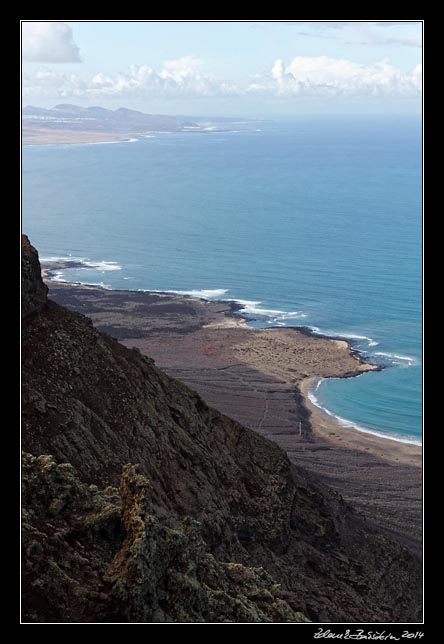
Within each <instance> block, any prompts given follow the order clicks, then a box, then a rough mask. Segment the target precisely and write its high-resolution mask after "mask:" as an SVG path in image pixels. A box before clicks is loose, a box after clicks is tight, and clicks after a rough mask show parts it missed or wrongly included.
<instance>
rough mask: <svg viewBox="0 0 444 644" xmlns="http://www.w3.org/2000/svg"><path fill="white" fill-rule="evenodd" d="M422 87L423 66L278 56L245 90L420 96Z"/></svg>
mask: <svg viewBox="0 0 444 644" xmlns="http://www.w3.org/2000/svg"><path fill="white" fill-rule="evenodd" d="M421 87H422V66H421V65H417V66H416V67H415V68H414V69H413V70H412V72H410V73H404V72H401V71H400V70H399V69H397V68H396V67H394V66H393V65H391V64H390V63H388V62H387V61H382V62H379V63H374V64H371V65H361V64H359V63H355V62H353V61H350V60H344V59H339V58H328V57H327V56H314V57H311V56H297V57H296V58H293V60H291V61H290V62H289V63H288V64H286V63H285V62H284V60H283V59H282V58H278V59H277V60H276V61H275V63H274V65H273V66H272V68H271V71H270V73H269V74H264V75H263V77H262V79H260V80H257V79H255V81H254V83H251V84H250V85H249V86H248V87H247V89H246V91H247V92H248V93H250V94H251V93H262V94H277V95H278V96H298V95H308V96H316V95H319V96H322V95H329V96H335V95H336V96H341V95H345V96H351V95H358V96H359V95H376V96H378V95H398V96H399V95H403V96H417V95H418V94H419V93H420V92H421Z"/></svg>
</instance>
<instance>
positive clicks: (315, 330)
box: [309, 326, 379, 355]
mask: <svg viewBox="0 0 444 644" xmlns="http://www.w3.org/2000/svg"><path fill="white" fill-rule="evenodd" d="M309 328H310V329H311V330H312V331H313V333H316V334H318V335H326V336H329V337H332V338H343V339H344V340H362V342H365V344H366V345H367V346H368V347H376V346H377V345H378V344H379V342H378V341H377V340H374V339H373V338H369V337H368V336H367V335H356V334H354V333H336V332H335V331H321V329H320V328H319V327H318V326H310V327H309ZM357 344H361V343H359V342H358V343H357ZM375 355H377V354H375Z"/></svg>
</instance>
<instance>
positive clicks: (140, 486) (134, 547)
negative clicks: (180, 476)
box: [22, 453, 308, 623]
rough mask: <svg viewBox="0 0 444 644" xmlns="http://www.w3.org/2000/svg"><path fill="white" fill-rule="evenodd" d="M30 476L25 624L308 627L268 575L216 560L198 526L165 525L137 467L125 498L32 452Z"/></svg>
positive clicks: (26, 467)
mask: <svg viewBox="0 0 444 644" xmlns="http://www.w3.org/2000/svg"><path fill="white" fill-rule="evenodd" d="M22 472H23V488H22V489H23V503H22V510H23V538H22V547H23V588H24V596H23V602H24V607H25V608H24V620H25V621H32V622H40V621H54V622H105V623H106V622H114V621H119V622H121V621H124V622H222V623H223V622H261V623H267V622H276V621H277V622H303V621H308V620H307V619H306V618H305V617H304V615H302V614H301V613H299V612H297V611H295V610H294V609H293V608H291V606H290V605H289V604H288V603H287V601H285V599H284V597H285V593H284V592H283V591H282V590H281V589H280V587H279V585H278V584H276V583H275V582H274V580H273V579H272V578H271V577H270V576H269V575H268V574H267V573H266V571H265V570H264V569H263V568H252V567H246V566H243V565H241V564H236V563H223V562H221V561H219V560H217V559H216V558H215V557H214V556H213V555H212V554H210V553H208V552H207V551H206V546H205V543H204V541H203V539H202V536H201V531H200V525H199V523H197V522H196V521H193V520H192V519H189V518H184V520H183V521H182V522H181V523H180V524H179V525H177V526H176V527H175V528H174V529H173V528H170V527H167V526H165V525H163V524H162V522H160V521H159V520H158V519H157V518H156V517H155V515H154V514H152V508H151V503H150V496H151V492H152V485H151V484H150V483H149V482H148V480H147V479H146V478H144V477H143V476H141V475H140V474H138V472H137V468H136V466H133V465H127V466H125V468H124V471H123V475H122V480H121V484H120V494H119V491H118V490H117V489H116V488H110V487H108V488H106V489H105V490H99V489H98V488H97V487H96V486H94V485H86V484H85V483H81V482H80V481H79V479H78V477H77V475H76V472H75V470H74V468H73V467H72V466H71V465H68V464H61V465H58V464H57V463H56V462H55V461H54V459H53V458H52V457H51V456H47V455H42V456H39V457H34V456H32V455H30V454H26V453H24V455H23V458H22Z"/></svg>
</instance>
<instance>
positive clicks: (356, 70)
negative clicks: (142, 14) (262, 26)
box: [23, 56, 422, 100]
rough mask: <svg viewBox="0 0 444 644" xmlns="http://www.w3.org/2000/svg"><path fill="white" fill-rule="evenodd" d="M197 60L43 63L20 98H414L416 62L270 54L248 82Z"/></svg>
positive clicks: (417, 82)
mask: <svg viewBox="0 0 444 644" xmlns="http://www.w3.org/2000/svg"><path fill="white" fill-rule="evenodd" d="M202 67H203V63H202V61H200V60H199V59H196V58H194V57H192V56H185V57H183V58H178V59H176V60H169V61H165V63H164V65H163V68H162V69H161V70H160V71H156V70H155V69H153V68H152V67H150V66H149V65H131V66H130V67H129V69H128V70H126V71H123V72H118V73H116V74H112V75H107V74H104V73H103V72H99V73H97V74H95V75H94V76H93V77H92V78H90V79H88V80H83V79H81V78H80V77H79V76H76V75H74V74H64V73H60V72H57V71H54V70H52V69H49V68H47V67H44V68H40V69H39V70H38V71H37V72H35V73H34V74H32V75H30V74H28V75H25V76H24V78H23V93H24V96H26V97H28V98H29V97H32V96H37V97H47V98H60V97H63V98H68V97H70V96H71V97H85V98H91V99H93V98H100V97H113V96H114V97H122V100H123V99H131V98H132V97H139V98H140V97H141V98H168V97H171V98H178V97H182V98H202V97H227V96H234V97H235V96H246V95H250V96H251V95H261V96H264V97H286V98H291V97H297V96H313V97H319V98H322V97H335V96H339V97H340V96H346V97H347V96H380V97H384V96H394V97H401V96H404V97H419V96H420V94H421V89H422V66H421V65H416V67H415V68H414V69H413V70H412V71H411V72H409V73H405V72H402V71H400V70H399V69H398V68H396V67H394V66H393V65H391V64H390V63H388V62H387V61H382V62H379V63H374V64H370V65H362V64H360V63H356V62H353V61H350V60H345V59H337V58H328V57H327V56H317V57H307V56H297V57H295V58H293V59H292V60H291V61H290V62H289V63H286V62H285V61H284V60H283V59H282V58H278V59H276V61H275V62H274V64H273V65H272V67H271V69H270V71H269V72H267V73H265V74H257V75H255V76H254V77H252V79H251V81H250V82H248V81H247V82H244V83H236V82H230V81H224V80H220V79H217V78H215V77H214V76H212V75H210V74H208V73H204V72H203V71H202Z"/></svg>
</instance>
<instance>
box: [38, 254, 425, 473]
mask: <svg viewBox="0 0 444 644" xmlns="http://www.w3.org/2000/svg"><path fill="white" fill-rule="evenodd" d="M80 266H82V262H80V261H75V260H74V261H66V262H61V261H54V262H47V261H46V262H45V261H43V262H42V276H43V279H44V280H46V281H48V282H51V283H52V284H59V285H63V286H64V287H67V288H77V289H83V290H85V289H86V290H89V292H90V293H94V289H103V290H106V291H107V292H108V293H114V294H116V293H120V294H124V293H136V291H119V290H114V289H107V288H104V287H103V286H102V285H88V284H82V283H71V282H62V281H58V280H56V279H54V274H55V273H57V272H58V271H61V270H63V269H64V268H68V267H69V268H76V267H80ZM137 293H142V294H144V295H146V297H148V298H149V297H151V296H156V297H159V298H163V299H165V298H167V299H168V301H169V300H173V301H175V302H177V303H179V302H183V301H188V302H190V303H193V302H194V303H195V302H196V301H200V302H203V303H205V304H204V307H210V306H213V307H214V306H216V307H219V308H217V309H216V310H215V315H213V316H211V317H209V319H208V320H204V321H201V323H202V328H205V329H208V330H215V331H216V330H218V329H226V330H229V329H238V328H242V329H244V330H246V331H251V332H252V333H253V334H256V336H257V337H258V335H259V334H260V335H262V337H264V336H265V335H268V334H269V332H273V333H275V334H276V335H279V334H280V335H283V334H288V333H296V334H299V335H300V336H305V337H306V338H307V339H310V340H309V341H310V342H315V343H316V342H317V343H318V344H319V343H320V342H327V343H331V344H330V346H331V347H332V346H333V344H334V346H335V347H336V348H337V349H339V350H340V351H345V352H346V353H347V355H348V356H349V357H350V358H351V359H352V360H353V361H354V362H352V363H348V364H347V366H344V365H343V364H342V361H341V360H339V361H338V360H337V364H336V367H337V368H336V369H333V370H332V369H331V368H330V369H328V370H327V372H326V373H325V370H324V373H314V374H310V376H308V374H305V373H303V374H299V377H296V378H295V375H296V373H297V372H296V369H295V364H296V362H297V360H295V363H293V362H291V364H290V363H289V362H288V360H286V359H285V358H284V352H283V351H281V352H280V353H279V354H278V355H279V359H278V361H276V360H273V359H272V360H270V359H269V357H270V356H269V350H268V351H267V349H269V347H267V346H265V345H266V344H267V343H265V345H263V346H262V350H263V351H264V355H263V357H261V356H260V354H258V353H257V350H256V349H254V350H253V351H248V350H247V349H246V348H245V347H242V346H240V347H238V353H240V354H241V357H242V359H243V360H245V361H246V362H247V363H248V364H249V366H251V367H254V368H257V369H258V370H259V371H263V372H265V373H267V374H268V375H270V376H274V377H278V378H279V379H282V380H283V381H285V382H287V383H291V384H292V386H294V387H295V388H296V389H297V391H298V393H299V392H300V394H301V395H302V396H303V399H304V404H305V406H306V408H307V409H308V410H309V412H310V415H311V424H312V429H313V431H314V432H315V433H317V434H318V435H319V436H320V437H322V438H323V439H325V440H328V441H330V442H333V443H337V442H341V443H342V445H343V446H347V447H348V448H352V449H358V450H361V451H366V452H370V453H372V454H374V455H376V456H379V457H381V458H385V459H388V460H390V461H393V462H396V463H399V462H402V463H407V464H410V465H414V466H417V467H419V466H421V463H422V446H420V445H415V444H412V443H410V442H404V441H402V439H399V440H396V439H393V438H391V437H390V436H389V435H387V436H385V435H384V434H383V433H382V432H381V434H375V433H372V431H371V430H368V431H366V428H363V429H362V430H359V429H357V428H356V427H354V426H353V423H352V421H347V422H350V426H344V425H343V424H341V423H340V422H339V420H336V417H335V415H334V414H333V413H332V414H331V416H328V415H327V414H326V413H323V412H322V411H321V409H319V407H318V406H316V405H315V404H314V403H313V402H312V401H311V400H310V397H309V393H310V392H309V389H310V385H311V384H312V382H313V381H314V380H315V379H319V378H322V379H324V378H329V377H332V378H351V377H355V376H359V375H361V374H362V373H364V372H365V371H381V370H383V369H384V368H385V367H383V366H381V365H377V364H373V363H372V362H371V361H370V359H369V358H367V357H366V356H364V355H363V354H362V353H360V352H359V351H358V350H356V349H354V348H353V347H352V346H351V342H350V340H347V339H346V338H345V337H340V336H328V335H326V334H322V333H319V332H315V331H313V330H312V329H311V328H310V327H307V326H288V327H278V326H273V327H270V328H268V329H257V328H253V327H249V326H248V322H249V321H251V320H252V318H251V315H248V314H246V313H245V314H243V313H242V310H243V308H244V307H243V305H242V304H240V303H238V302H236V301H235V300H233V301H230V300H208V299H205V298H204V297H196V296H192V295H188V294H178V293H174V292H167V291H142V292H139V291H137ZM227 307H228V309H227ZM166 328H167V327H166ZM184 330H185V332H187V331H188V332H189V329H187V328H186V327H185V329H184ZM138 335H139V334H138ZM251 337H254V336H251ZM287 339H288V336H287ZM327 346H328V345H327ZM338 355H340V354H338Z"/></svg>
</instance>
